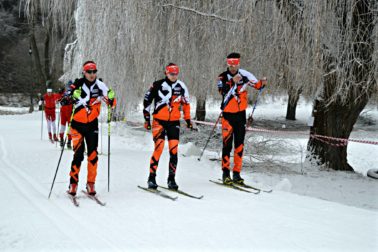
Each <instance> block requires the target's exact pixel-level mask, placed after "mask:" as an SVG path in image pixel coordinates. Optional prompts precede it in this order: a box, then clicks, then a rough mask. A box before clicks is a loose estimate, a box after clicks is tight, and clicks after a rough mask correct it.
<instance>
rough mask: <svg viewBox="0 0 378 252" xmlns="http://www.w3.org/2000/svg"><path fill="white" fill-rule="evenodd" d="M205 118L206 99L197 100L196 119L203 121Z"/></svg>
mask: <svg viewBox="0 0 378 252" xmlns="http://www.w3.org/2000/svg"><path fill="white" fill-rule="evenodd" d="M205 118H206V98H205V99H201V98H197V108H196V119H197V120H198V121H205Z"/></svg>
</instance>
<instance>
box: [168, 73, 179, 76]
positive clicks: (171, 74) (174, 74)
mask: <svg viewBox="0 0 378 252" xmlns="http://www.w3.org/2000/svg"><path fill="white" fill-rule="evenodd" d="M168 75H170V76H177V75H178V74H177V73H169V74H168Z"/></svg>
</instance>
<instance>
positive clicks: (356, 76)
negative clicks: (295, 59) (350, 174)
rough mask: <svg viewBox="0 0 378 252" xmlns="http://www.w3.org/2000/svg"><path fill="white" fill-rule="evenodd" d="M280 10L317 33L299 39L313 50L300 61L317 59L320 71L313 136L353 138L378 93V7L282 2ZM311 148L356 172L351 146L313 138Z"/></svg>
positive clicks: (366, 2) (348, 0) (343, 1)
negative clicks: (351, 161)
mask: <svg viewBox="0 0 378 252" xmlns="http://www.w3.org/2000/svg"><path fill="white" fill-rule="evenodd" d="M277 5H278V7H279V8H281V9H282V10H283V14H284V15H285V16H286V18H287V19H288V20H289V22H290V18H291V19H292V20H293V21H292V23H293V24H291V25H292V26H303V27H304V28H303V29H304V30H308V31H312V32H307V33H305V36H301V37H300V39H299V40H298V43H302V44H304V46H305V47H307V48H309V53H307V54H304V55H302V56H300V57H307V58H312V59H313V61H314V62H315V64H314V67H316V68H315V69H314V75H313V76H314V80H316V81H314V80H310V79H309V81H310V82H311V83H310V86H311V87H316V88H315V89H314V90H315V91H316V92H317V93H316V96H315V100H314V109H313V116H314V118H315V121H314V125H313V127H312V128H311V133H312V134H318V135H324V136H329V137H337V138H344V139H348V138H349V136H350V133H351V131H352V129H353V125H354V124H355V122H356V120H357V118H358V116H359V114H360V113H361V111H362V110H363V109H364V107H365V106H366V104H367V103H368V101H369V99H370V98H371V97H372V96H375V97H376V94H377V81H376V76H374V75H375V72H376V69H377V61H376V58H375V60H374V55H376V52H375V53H374V51H376V49H375V50H374V48H376V47H377V45H378V43H377V36H376V29H377V13H378V12H377V2H376V1H372V0H338V1H302V0H277ZM303 17H307V21H306V22H304V20H303ZM303 22H304V23H305V24H303ZM306 25H307V26H306ZM336 143H337V142H336ZM308 149H309V151H310V152H311V157H315V158H316V159H317V160H319V162H320V163H321V164H326V165H327V166H329V167H331V168H333V169H336V170H353V168H352V167H351V166H350V165H349V164H348V162H347V145H343V146H340V145H336V144H335V143H333V142H332V141H329V140H324V139H321V138H316V137H312V138H310V140H309V143H308Z"/></svg>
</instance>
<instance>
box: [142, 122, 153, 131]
mask: <svg viewBox="0 0 378 252" xmlns="http://www.w3.org/2000/svg"><path fill="white" fill-rule="evenodd" d="M144 128H145V129H146V130H151V123H150V121H145V122H144Z"/></svg>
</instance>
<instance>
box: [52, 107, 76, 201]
mask: <svg viewBox="0 0 378 252" xmlns="http://www.w3.org/2000/svg"><path fill="white" fill-rule="evenodd" d="M74 112H75V108H72V114H71V118H70V123H69V124H68V127H67V128H68V130H67V134H66V137H65V138H64V144H63V148H62V151H61V152H60V157H59V160H58V165H57V166H56V171H55V175H54V179H53V182H52V184H51V189H50V193H49V197H48V198H49V199H50V196H51V192H52V189H53V187H54V183H55V179H56V175H57V174H58V169H59V165H60V161H61V160H62V156H63V151H64V146H66V142H67V138H68V134H69V132H70V130H71V122H72V118H73V116H74Z"/></svg>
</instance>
